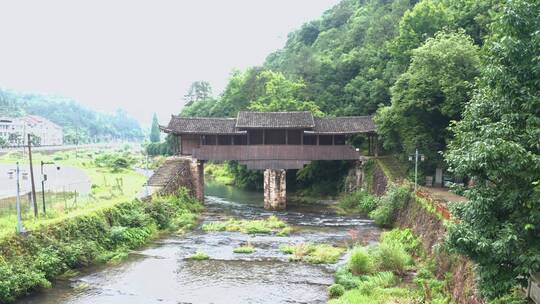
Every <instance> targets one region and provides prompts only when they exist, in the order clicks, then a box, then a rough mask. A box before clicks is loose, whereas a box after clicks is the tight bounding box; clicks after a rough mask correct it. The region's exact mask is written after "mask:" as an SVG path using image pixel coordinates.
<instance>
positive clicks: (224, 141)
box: [218, 135, 232, 146]
mask: <svg viewBox="0 0 540 304" xmlns="http://www.w3.org/2000/svg"><path fill="white" fill-rule="evenodd" d="M231 144H232V137H231V136H230V135H218V145H220V146H230V145H231Z"/></svg>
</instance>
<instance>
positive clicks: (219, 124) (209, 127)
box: [161, 115, 244, 134]
mask: <svg viewBox="0 0 540 304" xmlns="http://www.w3.org/2000/svg"><path fill="white" fill-rule="evenodd" d="M235 124H236V119H234V118H213V117H212V118H210V117H181V116H176V115H172V116H171V120H170V121H169V125H168V126H167V127H161V129H162V130H163V131H165V132H167V133H177V134H236V133H238V134H242V133H244V132H240V131H237V130H236V128H235Z"/></svg>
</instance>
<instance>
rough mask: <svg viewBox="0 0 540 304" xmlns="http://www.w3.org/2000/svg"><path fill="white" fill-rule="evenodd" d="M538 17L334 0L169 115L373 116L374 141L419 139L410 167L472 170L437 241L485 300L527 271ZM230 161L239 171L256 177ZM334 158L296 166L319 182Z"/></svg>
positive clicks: (465, 1) (401, 145) (493, 2)
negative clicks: (465, 264) (445, 235)
mask: <svg viewBox="0 0 540 304" xmlns="http://www.w3.org/2000/svg"><path fill="white" fill-rule="evenodd" d="M538 16H540V1H538V0H530V1H525V0H516V1H503V0H480V1H477V0H420V1H413V0H344V1H342V2H341V3H339V4H338V5H336V6H335V7H333V8H332V9H330V10H328V11H327V12H325V13H324V14H323V16H322V17H321V18H319V19H317V20H314V21H311V22H308V23H306V24H304V25H303V26H302V27H301V28H300V29H298V30H296V31H294V32H292V33H290V34H289V37H288V41H287V43H286V45H285V47H284V48H283V49H281V50H278V51H276V52H275V53H273V54H270V55H269V56H268V57H267V59H266V62H265V63H264V64H263V65H262V66H260V67H253V68H250V69H247V70H246V71H235V72H233V73H232V75H231V78H230V81H229V83H228V85H227V86H226V88H225V90H224V91H223V93H222V94H221V95H220V96H217V97H212V96H209V95H208V94H206V95H204V98H196V99H192V100H190V103H189V104H188V106H186V107H184V109H183V110H182V113H181V114H182V115H186V116H235V115H236V113H237V112H238V111H239V110H245V109H252V110H259V111H278V110H286V111H290V110H310V111H312V112H314V113H315V114H317V115H329V116H332V115H374V117H375V121H376V124H377V127H378V132H379V136H380V139H381V140H382V142H383V147H384V148H385V150H386V152H387V153H393V154H395V155H397V156H398V157H400V158H402V159H406V157H407V155H409V154H410V153H412V152H413V151H414V150H415V149H419V150H420V151H421V153H423V154H425V155H426V156H427V161H426V162H424V163H422V165H421V171H423V172H433V170H434V168H435V167H444V168H446V169H447V170H449V171H451V172H453V173H454V174H456V175H459V176H462V177H467V178H469V179H470V180H471V181H473V182H474V185H475V186H474V187H472V188H470V189H468V190H465V191H464V195H465V196H467V197H468V198H469V199H470V202H469V203H468V204H466V205H463V204H462V205H458V204H456V206H454V207H453V208H454V210H453V211H454V214H455V215H456V216H457V217H458V218H459V219H460V221H459V223H458V224H455V225H452V226H451V227H450V228H449V229H450V237H449V240H448V243H449V246H450V247H451V248H453V250H455V251H456V252H459V253H461V254H464V255H467V256H469V257H470V258H472V259H473V260H474V261H475V262H476V263H477V265H478V273H479V282H480V291H481V294H482V295H483V296H484V297H486V298H489V299H493V298H496V297H498V296H500V295H502V294H504V293H506V292H508V291H509V290H510V289H511V288H512V287H513V286H515V285H516V284H517V283H518V282H519V281H520V279H519V278H524V277H526V275H527V274H528V273H529V272H531V271H540V242H539V241H538V235H540V203H539V202H540V176H539V172H540V144H539V143H540V96H539V95H538V92H540V31H539V29H540V18H539V17H538ZM229 166H230V169H231V171H233V172H234V173H235V174H236V175H237V177H238V180H239V181H240V182H242V183H244V184H246V183H247V184H249V183H250V182H251V183H254V181H256V180H260V179H257V178H254V175H255V174H256V173H252V172H247V171H246V170H245V169H243V168H242V167H239V166H237V165H235V164H234V163H233V164H230V165H229ZM343 166H344V164H339V166H336V165H335V164H330V165H328V164H326V165H325V164H324V163H317V162H314V163H312V164H311V165H309V166H308V167H306V168H305V169H303V170H301V171H299V172H298V173H297V174H296V178H297V180H298V181H299V184H300V185H302V186H304V187H311V188H312V189H315V188H317V189H321V188H324V187H323V185H321V184H320V183H319V184H317V181H321V180H323V181H325V183H324V185H325V186H326V187H328V186H329V185H330V183H326V181H328V180H339V178H335V177H339V176H340V174H343V172H344V171H345V170H343ZM330 186H332V187H334V186H336V185H330Z"/></svg>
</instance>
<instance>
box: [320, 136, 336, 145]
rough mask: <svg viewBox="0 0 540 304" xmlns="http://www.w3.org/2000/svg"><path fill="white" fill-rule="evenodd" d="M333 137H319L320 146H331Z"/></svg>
mask: <svg viewBox="0 0 540 304" xmlns="http://www.w3.org/2000/svg"><path fill="white" fill-rule="evenodd" d="M332 142H333V141H332V135H319V146H331V145H332Z"/></svg>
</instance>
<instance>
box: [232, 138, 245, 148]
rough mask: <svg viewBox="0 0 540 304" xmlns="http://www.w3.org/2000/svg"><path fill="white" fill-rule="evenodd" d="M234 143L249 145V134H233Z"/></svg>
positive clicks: (236, 144)
mask: <svg viewBox="0 0 540 304" xmlns="http://www.w3.org/2000/svg"><path fill="white" fill-rule="evenodd" d="M233 145H235V146H245V145H247V135H235V136H233Z"/></svg>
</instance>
